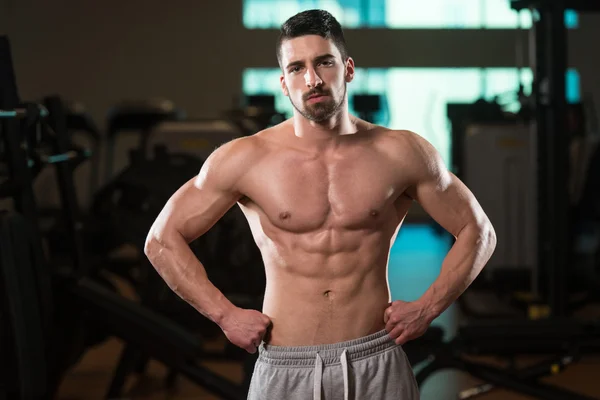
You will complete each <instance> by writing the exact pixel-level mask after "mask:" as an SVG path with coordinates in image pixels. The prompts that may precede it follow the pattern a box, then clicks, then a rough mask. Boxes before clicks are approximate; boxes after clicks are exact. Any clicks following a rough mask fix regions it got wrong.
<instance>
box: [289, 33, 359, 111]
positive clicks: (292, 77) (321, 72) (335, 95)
mask: <svg viewBox="0 0 600 400" xmlns="http://www.w3.org/2000/svg"><path fill="white" fill-rule="evenodd" d="M281 67H282V69H283V74H282V76H281V88H282V90H283V93H284V94H285V95H286V96H288V97H289V99H290V102H291V103H292V105H293V106H294V108H295V109H296V110H297V111H298V112H299V113H300V114H301V115H302V116H304V117H305V118H307V119H309V120H311V121H315V122H323V121H326V120H328V119H330V118H331V117H332V116H334V115H335V114H336V113H337V112H338V111H339V110H340V109H341V108H342V107H343V106H344V105H345V104H346V102H345V100H346V84H347V83H348V82H350V81H351V80H352V78H353V77H354V62H353V61H352V59H351V58H349V59H348V60H346V61H344V60H343V59H342V56H341V54H340V51H339V50H338V48H337V46H336V45H335V44H334V43H333V41H331V40H328V39H324V38H322V37H321V36H318V35H307V36H301V37H298V38H294V39H289V40H286V41H284V42H283V44H282V46H281Z"/></svg>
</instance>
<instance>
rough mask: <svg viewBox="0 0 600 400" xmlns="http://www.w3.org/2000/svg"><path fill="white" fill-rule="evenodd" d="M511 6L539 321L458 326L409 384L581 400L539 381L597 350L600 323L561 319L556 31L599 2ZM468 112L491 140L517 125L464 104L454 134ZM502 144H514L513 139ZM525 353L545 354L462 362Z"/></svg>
mask: <svg viewBox="0 0 600 400" xmlns="http://www.w3.org/2000/svg"><path fill="white" fill-rule="evenodd" d="M511 6H512V7H513V8H514V9H516V10H521V9H524V8H530V9H532V10H534V27H533V28H532V31H531V33H532V37H533V38H534V43H535V46H534V47H535V50H534V51H535V57H534V59H535V63H534V64H535V65H534V66H533V67H534V75H535V82H534V94H533V108H532V113H530V114H529V115H525V117H528V119H527V122H526V123H527V124H530V125H529V126H530V127H531V129H532V132H531V135H528V134H527V133H525V135H526V136H527V137H528V140H529V138H533V141H532V142H531V144H532V147H533V149H534V150H535V151H534V152H535V154H536V158H535V164H536V168H534V169H532V170H531V171H532V174H533V179H532V181H533V182H535V183H534V186H535V188H534V189H535V190H534V192H533V193H534V195H535V197H536V199H537V201H536V203H537V207H538V208H537V213H536V215H535V219H534V221H535V224H534V226H535V227H536V228H535V235H536V236H537V238H536V242H537V245H536V246H535V248H536V249H537V251H536V253H535V258H536V259H537V260H536V264H537V265H538V266H540V267H541V268H539V292H540V295H541V298H542V299H543V302H542V304H541V306H540V307H539V309H543V311H542V313H541V314H542V315H541V316H542V317H546V318H541V319H527V318H524V316H523V315H521V316H520V317H519V318H511V319H506V318H504V319H503V318H498V317H496V318H493V319H490V320H483V321H482V320H474V321H472V322H468V323H467V324H466V325H465V326H464V327H462V328H461V329H459V331H458V333H457V336H456V338H455V339H453V340H452V341H450V342H449V343H440V344H439V347H438V348H436V349H435V350H434V351H433V353H432V360H431V362H430V363H429V364H428V365H426V366H425V367H424V368H423V369H422V370H421V371H420V372H418V373H417V381H418V382H419V384H421V383H423V382H424V381H425V380H426V379H427V377H428V376H429V375H430V374H431V373H433V372H435V371H438V370H440V369H445V368H454V369H458V370H462V371H465V372H467V373H469V374H470V375H472V376H474V377H476V378H479V379H481V380H482V381H484V382H485V383H484V384H482V385H480V386H477V387H474V388H471V389H469V390H466V391H463V392H462V393H460V395H459V398H461V399H467V398H473V397H475V396H478V395H481V394H484V393H487V392H489V391H490V390H493V389H495V388H506V389H509V390H513V391H516V392H519V393H523V394H527V395H530V396H534V397H536V398H540V399H589V397H587V396H584V395H582V394H579V393H576V392H575V391H569V390H565V389H563V388H558V387H556V386H553V385H549V384H547V383H543V382H540V378H543V377H546V376H550V375H553V374H556V373H560V372H561V371H562V370H563V369H564V368H565V367H566V366H568V365H570V364H572V363H574V362H577V360H578V359H579V358H580V357H581V356H582V355H583V354H586V353H596V352H598V351H599V350H600V323H599V322H598V321H582V320H577V319H575V318H573V317H570V316H569V314H568V309H569V302H568V298H567V290H566V286H567V284H566V282H567V281H568V279H567V278H568V275H567V273H566V271H567V265H568V262H569V253H568V249H569V248H570V243H571V238H570V235H569V232H570V221H569V211H568V210H569V187H568V171H569V153H568V149H569V135H568V132H569V129H568V124H567V116H568V114H569V112H573V111H574V109H573V107H570V106H568V105H567V102H566V93H565V87H566V78H565V75H566V70H567V68H566V60H567V50H566V49H567V44H566V28H565V26H564V12H565V10H566V9H573V10H575V11H580V12H592V11H596V12H597V11H600V4H598V3H596V2H587V1H565V0H554V1H550V0H546V1H544V0H538V1H535V0H517V1H512V2H511ZM473 110H475V111H476V113H477V115H478V118H479V121H477V122H478V123H479V124H480V126H481V127H482V135H483V134H490V135H492V136H493V135H494V133H493V132H490V129H489V126H492V127H496V129H497V130H501V129H504V131H505V132H506V131H507V130H510V129H515V130H516V128H517V126H518V125H517V124H516V123H515V121H514V120H513V121H511V120H508V119H507V118H506V117H505V116H504V115H503V113H502V111H501V109H500V108H499V107H498V106H497V105H495V104H490V103H486V102H484V101H480V102H478V103H477V104H476V105H472V106H469V107H461V106H458V105H450V106H449V116H450V117H451V119H452V120H453V131H454V132H453V134H454V135H458V133H460V135H464V134H465V131H464V128H465V126H466V125H464V124H463V122H466V123H467V124H469V123H470V122H473V121H469V118H470V117H472V116H473V115H472V114H471V115H469V113H470V112H472V111H473ZM522 125H523V124H522ZM502 126H504V127H505V128H501V127H502ZM524 130H525V131H526V130H527V128H524ZM484 131H485V132H484ZM521 132H523V130H521ZM505 136H509V135H505ZM505 136H502V137H503V138H505ZM513 136H514V135H513ZM495 137H497V136H495ZM455 139H456V137H455ZM461 139H462V138H461ZM509 139H511V140H512V141H513V142H512V143H513V144H514V140H515V138H514V137H509ZM521 140H522V138H521ZM459 143H461V142H459ZM453 156H454V157H455V159H454V160H453V161H454V162H456V163H458V164H459V166H464V161H465V158H466V156H465V154H464V149H463V147H462V146H461V145H460V144H459V145H458V146H457V148H455V149H454V151H453ZM461 163H462V164H461ZM463 172H464V170H463V169H462V168H461V169H459V173H458V175H459V176H460V175H461V174H462V173H463ZM496 184H500V183H499V182H496ZM499 239H500V238H499ZM533 354H536V355H545V356H548V357H547V358H548V359H547V360H544V361H543V362H540V363H538V364H534V365H532V366H529V367H524V368H516V367H514V366H509V367H506V368H498V367H495V366H491V365H487V364H484V363H481V362H475V361H473V360H472V358H471V357H470V356H482V355H483V356H485V355H487V356H494V357H507V358H511V359H512V357H513V356H518V355H533Z"/></svg>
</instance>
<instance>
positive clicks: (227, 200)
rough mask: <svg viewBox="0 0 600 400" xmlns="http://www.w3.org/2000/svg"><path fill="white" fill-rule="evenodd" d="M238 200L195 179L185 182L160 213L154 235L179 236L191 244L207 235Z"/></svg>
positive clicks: (231, 194) (232, 195) (229, 193)
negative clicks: (198, 183) (197, 183)
mask: <svg viewBox="0 0 600 400" xmlns="http://www.w3.org/2000/svg"><path fill="white" fill-rule="evenodd" d="M236 201H237V196H236V195H235V194H234V193H231V192H227V191H223V190H221V189H218V188H215V187H212V186H208V185H204V186H202V187H198V186H197V185H196V179H191V180H190V181H188V182H187V183H185V184H184V185H183V186H182V187H181V188H180V189H179V190H178V191H177V192H175V193H174V194H173V196H172V197H171V198H170V199H169V201H168V202H167V204H165V207H164V208H163V210H162V211H161V213H160V214H159V216H158V218H157V220H156V222H155V224H154V226H153V230H155V234H159V235H169V234H180V235H181V236H183V237H184V238H185V240H186V241H187V242H188V243H189V242H191V241H193V240H195V239H196V238H198V237H199V236H201V235H202V234H204V233H206V231H208V230H209V229H210V228H211V227H212V226H213V225H214V224H215V223H216V222H217V221H218V220H219V219H220V218H221V217H222V216H223V215H224V214H225V213H226V212H227V211H228V210H229V209H230V208H231V207H232V206H233V205H234V204H235V203H236Z"/></svg>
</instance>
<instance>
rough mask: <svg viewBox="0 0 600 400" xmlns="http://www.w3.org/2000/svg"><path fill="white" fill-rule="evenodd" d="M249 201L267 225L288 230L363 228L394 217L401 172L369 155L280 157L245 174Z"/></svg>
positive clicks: (400, 183) (399, 192)
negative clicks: (262, 216) (256, 208)
mask: <svg viewBox="0 0 600 400" xmlns="http://www.w3.org/2000/svg"><path fill="white" fill-rule="evenodd" d="M249 176H250V180H251V181H252V184H251V185H249V187H250V188H251V189H250V190H249V191H248V192H249V193H248V194H249V197H250V198H251V199H252V201H253V202H254V203H256V205H257V206H258V207H259V208H260V210H261V211H262V212H263V213H264V214H265V217H266V218H268V219H269V221H270V222H271V223H272V224H274V225H276V226H278V227H280V228H282V229H287V230H291V231H299V232H300V231H308V230H313V229H318V228H322V227H325V228H327V227H343V228H349V229H352V228H354V229H360V228H366V227H369V226H372V225H376V224H378V223H380V222H381V220H382V219H385V218H387V217H389V214H390V213H393V212H394V201H395V199H396V198H397V197H398V196H399V195H400V194H401V193H402V191H403V186H404V185H403V179H402V174H401V171H397V170H396V169H395V168H394V166H393V165H392V163H391V162H389V161H387V160H385V158H382V157H381V156H380V155H378V154H376V153H375V152H372V151H364V152H352V153H342V154H336V155H333V156H329V157H327V156H319V157H303V156H298V155H293V154H281V155H280V156H277V157H273V158H271V159H270V160H268V161H267V162H265V163H263V164H261V165H260V166H259V167H258V168H256V169H255V170H253V171H252V173H251V174H249Z"/></svg>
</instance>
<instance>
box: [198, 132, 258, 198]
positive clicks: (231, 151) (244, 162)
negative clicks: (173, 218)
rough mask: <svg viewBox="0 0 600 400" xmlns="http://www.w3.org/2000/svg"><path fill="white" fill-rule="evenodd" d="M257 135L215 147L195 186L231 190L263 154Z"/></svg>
mask: <svg viewBox="0 0 600 400" xmlns="http://www.w3.org/2000/svg"><path fill="white" fill-rule="evenodd" d="M262 142H263V140H262V139H261V138H260V137H259V136H258V135H251V136H244V137H240V138H237V139H234V140H231V141H229V142H226V143H224V144H222V145H221V146H219V147H217V148H216V149H215V150H214V151H213V152H212V153H211V154H210V155H209V156H208V158H207V159H206V161H205V162H204V164H203V165H202V169H201V170H200V173H199V174H198V177H197V180H196V185H197V186H202V185H206V184H215V185H218V186H220V187H222V188H231V187H234V186H235V185H236V183H237V182H238V181H239V180H240V179H241V178H242V177H243V176H244V175H245V174H246V173H247V172H248V171H249V170H250V169H251V168H252V166H253V165H256V164H257V163H258V162H259V161H260V159H261V158H262V157H263V155H264V153H265V149H264V144H263V143H262Z"/></svg>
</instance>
